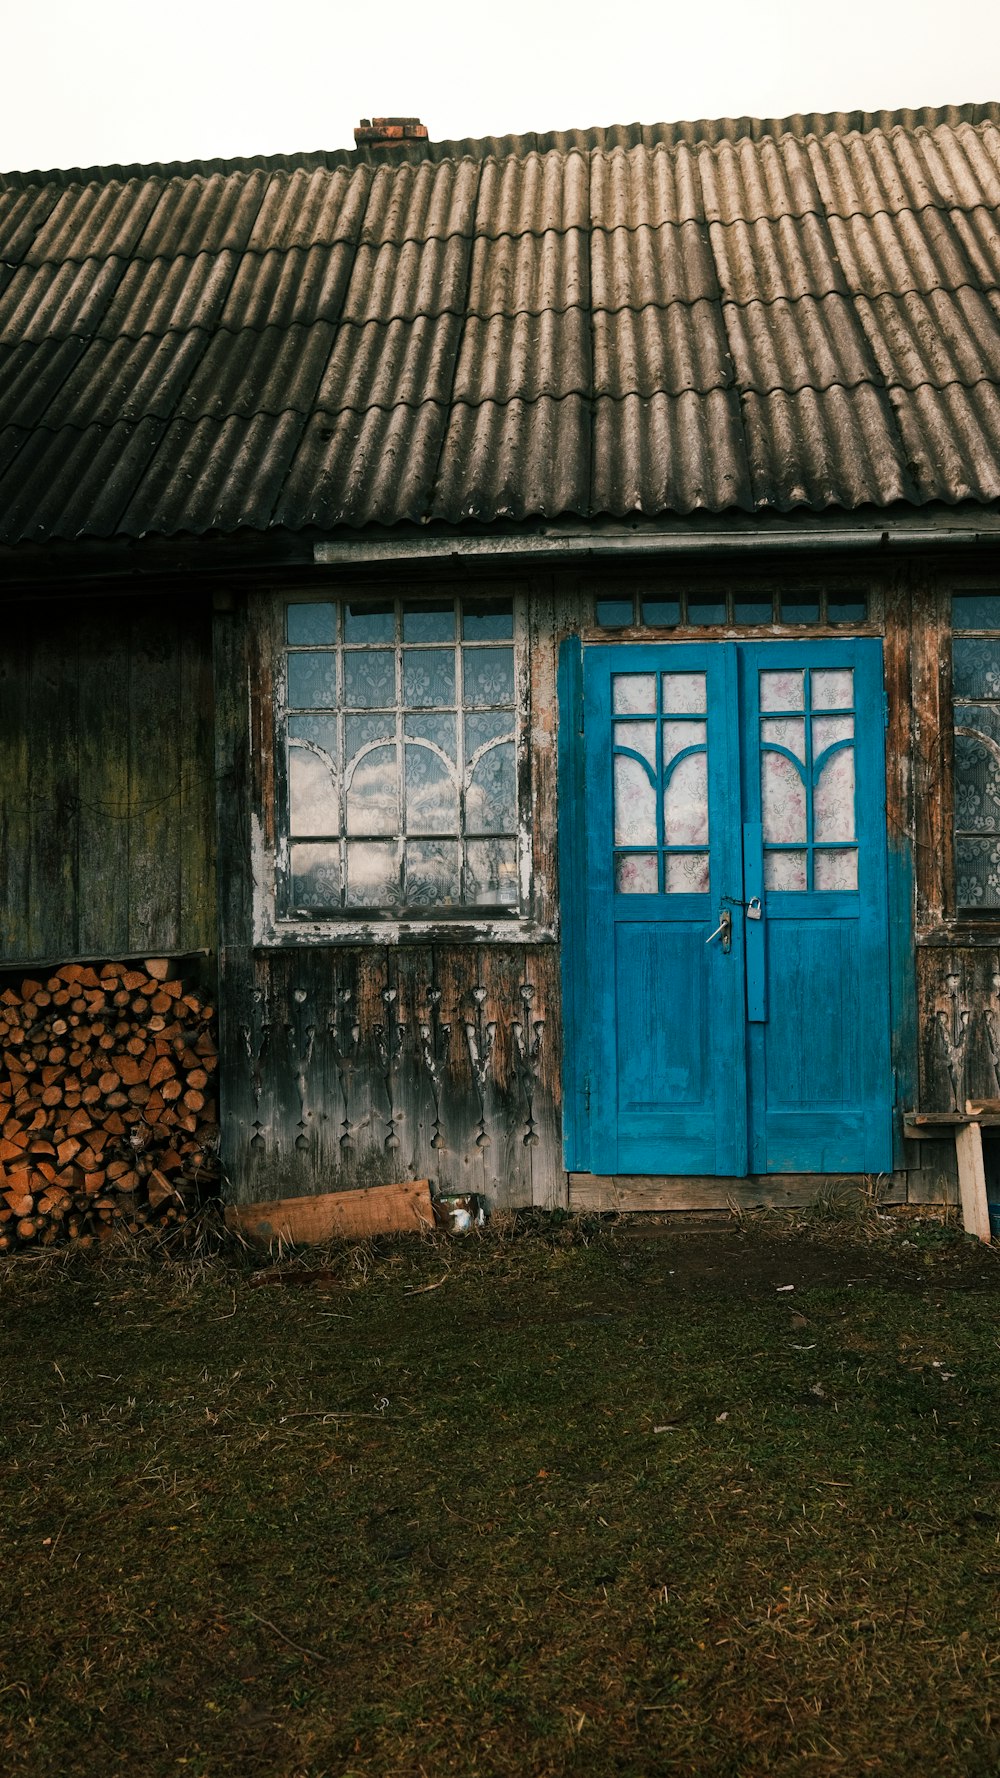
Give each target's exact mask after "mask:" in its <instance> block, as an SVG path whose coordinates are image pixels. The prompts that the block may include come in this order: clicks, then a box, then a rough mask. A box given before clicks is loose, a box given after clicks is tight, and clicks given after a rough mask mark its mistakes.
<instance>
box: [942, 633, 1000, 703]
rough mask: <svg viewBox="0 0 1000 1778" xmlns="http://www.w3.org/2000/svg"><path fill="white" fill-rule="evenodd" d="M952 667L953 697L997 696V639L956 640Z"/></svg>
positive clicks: (999, 658) (999, 676) (999, 661)
mask: <svg viewBox="0 0 1000 1778" xmlns="http://www.w3.org/2000/svg"><path fill="white" fill-rule="evenodd" d="M952 671H953V679H954V690H955V696H956V698H1000V642H966V641H962V642H956V643H955V644H954V646H953V648H952Z"/></svg>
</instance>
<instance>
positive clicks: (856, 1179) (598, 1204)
mask: <svg viewBox="0 0 1000 1778" xmlns="http://www.w3.org/2000/svg"><path fill="white" fill-rule="evenodd" d="M869 1177H870V1176H869V1175H866V1174H864V1173H772V1174H768V1175H766V1176H765V1175H760V1176H758V1177H756V1178H752V1177H747V1178H742V1179H727V1178H720V1177H714V1178H696V1177H693V1176H690V1175H676V1176H667V1175H662V1174H661V1175H657V1174H644V1175H636V1174H624V1173H614V1174H600V1173H570V1175H569V1207H570V1209H571V1210H580V1211H584V1210H589V1211H609V1210H623V1211H624V1210H702V1211H705V1210H728V1209H729V1207H730V1206H731V1205H736V1206H737V1207H738V1208H739V1209H741V1210H757V1209H775V1208H781V1209H786V1210H793V1209H796V1208H798V1207H800V1206H802V1205H805V1204H810V1203H812V1202H813V1201H814V1199H815V1198H817V1197H818V1196H819V1195H820V1193H825V1192H829V1191H844V1192H847V1191H852V1190H853V1191H864V1190H865V1188H866V1183H867V1181H868V1179H869ZM883 1184H884V1187H885V1189H883V1190H880V1192H879V1202H880V1203H888V1204H893V1203H902V1202H903V1201H905V1197H906V1183H905V1176H904V1175H903V1174H899V1175H898V1177H897V1176H896V1175H893V1177H892V1179H891V1181H885V1180H883Z"/></svg>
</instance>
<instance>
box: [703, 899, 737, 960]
mask: <svg viewBox="0 0 1000 1778" xmlns="http://www.w3.org/2000/svg"><path fill="white" fill-rule="evenodd" d="M713 938H721V940H722V949H723V950H724V951H725V952H727V953H728V952H729V949H730V947H731V945H732V942H733V916H732V914H731V913H730V912H729V909H728V908H721V909H720V910H719V924H718V926H717V927H716V928H715V931H714V932H710V933H709V935H708V937H707V938H706V940H705V943H706V944H707V945H710V944H711V942H712V940H713Z"/></svg>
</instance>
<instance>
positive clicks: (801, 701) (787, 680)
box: [760, 667, 805, 710]
mask: <svg viewBox="0 0 1000 1778" xmlns="http://www.w3.org/2000/svg"><path fill="white" fill-rule="evenodd" d="M760 707H761V709H762V710H802V709H804V708H805V697H804V694H803V689H802V673H801V672H800V671H797V670H790V669H788V668H786V667H782V668H781V669H780V670H779V671H774V669H772V668H767V669H766V670H765V671H763V672H762V673H761V675H760Z"/></svg>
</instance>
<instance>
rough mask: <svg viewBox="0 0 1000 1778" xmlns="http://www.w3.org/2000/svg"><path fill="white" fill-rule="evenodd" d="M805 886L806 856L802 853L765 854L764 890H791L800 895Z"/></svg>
mask: <svg viewBox="0 0 1000 1778" xmlns="http://www.w3.org/2000/svg"><path fill="white" fill-rule="evenodd" d="M805 886H806V855H805V853H804V852H765V854H764V887H765V889H792V890H795V891H796V892H798V893H801V892H802V890H804V889H805Z"/></svg>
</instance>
